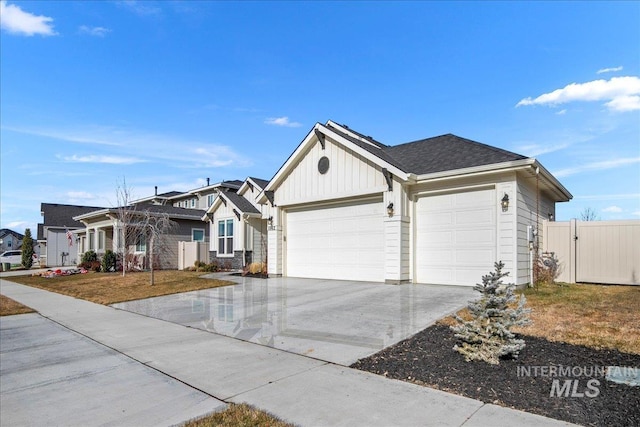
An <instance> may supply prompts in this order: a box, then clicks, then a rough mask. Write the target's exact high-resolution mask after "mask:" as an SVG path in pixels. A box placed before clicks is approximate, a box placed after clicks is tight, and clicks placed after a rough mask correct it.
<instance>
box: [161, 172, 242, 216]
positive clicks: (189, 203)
mask: <svg viewBox="0 0 640 427" xmlns="http://www.w3.org/2000/svg"><path fill="white" fill-rule="evenodd" d="M241 185H242V181H238V180H234V181H222V182H219V183H216V184H209V178H207V185H205V186H204V187H200V188H196V189H193V190H189V191H187V192H185V193H180V194H178V195H175V196H172V197H170V198H169V199H168V203H169V204H171V205H173V206H176V207H180V208H189V209H202V210H207V209H208V208H209V206H211V205H212V204H213V201H214V199H215V198H216V196H217V195H218V193H223V192H235V191H237V190H238V189H239V188H240V186H241Z"/></svg>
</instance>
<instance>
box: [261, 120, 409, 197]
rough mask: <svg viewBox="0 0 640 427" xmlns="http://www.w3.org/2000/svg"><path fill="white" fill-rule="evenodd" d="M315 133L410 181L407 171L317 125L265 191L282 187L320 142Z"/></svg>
mask: <svg viewBox="0 0 640 427" xmlns="http://www.w3.org/2000/svg"><path fill="white" fill-rule="evenodd" d="M315 131H319V132H321V133H322V134H324V135H325V136H328V137H330V138H331V139H333V140H334V141H336V142H338V143H339V144H340V145H343V146H345V147H346V148H348V149H349V150H351V151H353V152H355V153H356V154H358V155H359V156H362V157H363V158H365V159H367V160H369V161H371V162H372V163H374V164H375V165H377V166H380V167H381V168H385V169H387V170H388V171H389V172H391V173H392V174H393V175H395V176H396V177H398V178H399V179H400V180H402V181H408V180H409V174H408V173H406V172H405V171H403V170H400V169H398V168H397V167H396V166H394V165H392V164H390V163H388V162H386V161H384V160H382V159H381V158H380V157H378V156H376V155H375V154H373V153H370V152H369V151H367V150H365V149H364V148H362V147H360V146H358V145H356V144H354V143H353V142H351V141H349V140H348V139H345V138H343V137H342V136H341V135H339V134H337V133H335V132H333V131H332V130H331V129H329V128H328V127H326V126H325V125H322V124H320V123H316V124H315V125H314V126H313V128H312V129H311V131H310V132H309V133H308V134H307V136H306V137H305V138H304V139H303V140H302V142H301V143H300V145H298V147H297V148H296V150H295V151H294V152H293V154H291V156H289V158H288V159H287V161H286V162H285V163H284V164H283V165H282V166H281V167H280V169H279V170H278V172H276V174H275V175H274V177H273V178H272V179H271V181H270V182H269V184H268V185H267V186H266V188H264V191H273V189H274V188H277V187H278V186H279V185H280V183H281V181H282V180H283V179H284V177H285V176H286V175H287V174H288V173H289V172H290V171H291V170H292V169H293V168H294V167H295V166H296V165H297V164H298V161H299V159H300V158H301V157H302V156H304V155H305V153H306V151H307V148H308V147H309V146H310V145H311V144H314V143H316V142H317V141H318V137H317V136H316V133H315ZM261 200H262V197H261V198H260V203H262V201H261Z"/></svg>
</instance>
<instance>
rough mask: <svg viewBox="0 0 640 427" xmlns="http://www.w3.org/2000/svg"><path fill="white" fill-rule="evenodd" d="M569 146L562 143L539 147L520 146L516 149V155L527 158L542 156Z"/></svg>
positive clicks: (533, 145) (530, 145)
mask: <svg viewBox="0 0 640 427" xmlns="http://www.w3.org/2000/svg"><path fill="white" fill-rule="evenodd" d="M570 145H571V144H569V143H563V144H555V145H541V144H535V143H533V144H529V145H521V146H520V147H518V148H517V149H516V151H517V152H518V153H522V154H523V155H525V156H527V157H537V156H540V155H542V154H548V153H553V152H554V151H559V150H564V149H565V148H567V147H569V146H570Z"/></svg>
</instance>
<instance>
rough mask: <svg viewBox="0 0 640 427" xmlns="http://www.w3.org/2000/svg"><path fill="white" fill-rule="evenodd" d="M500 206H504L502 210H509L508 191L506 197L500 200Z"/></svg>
mask: <svg viewBox="0 0 640 427" xmlns="http://www.w3.org/2000/svg"><path fill="white" fill-rule="evenodd" d="M500 206H502V212H506V211H508V210H509V195H508V194H507V193H504V197H503V198H502V200H501V201H500Z"/></svg>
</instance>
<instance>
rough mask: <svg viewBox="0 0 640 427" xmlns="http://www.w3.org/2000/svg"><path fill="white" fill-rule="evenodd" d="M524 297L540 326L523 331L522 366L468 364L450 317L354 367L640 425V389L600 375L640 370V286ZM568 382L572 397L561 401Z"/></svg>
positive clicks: (576, 416)
mask: <svg viewBox="0 0 640 427" xmlns="http://www.w3.org/2000/svg"><path fill="white" fill-rule="evenodd" d="M525 294H526V296H527V300H528V306H529V307H530V308H532V309H533V312H532V314H531V318H532V320H533V324H532V325H530V326H527V327H525V328H522V329H520V331H519V332H520V333H521V334H522V338H524V339H525V342H526V347H525V348H524V350H523V351H522V352H521V354H520V356H519V357H518V359H510V360H502V361H501V362H500V364H499V365H490V364H488V363H485V362H465V360H464V358H463V357H462V356H461V355H460V354H458V353H457V352H455V351H453V346H454V344H455V342H456V339H455V337H454V336H453V332H452V331H451V330H450V329H449V325H452V324H453V323H454V321H453V319H452V318H451V317H449V318H446V319H443V320H442V321H440V322H438V324H436V325H433V326H431V327H429V328H427V329H425V330H423V331H421V332H419V333H418V334H416V335H414V336H413V337H411V338H408V339H406V340H404V341H402V342H400V343H398V344H396V345H395V346H392V347H389V348H387V349H385V350H383V351H381V352H379V353H377V354H375V355H373V356H370V357H368V358H365V359H362V360H359V361H358V362H356V363H355V364H354V365H353V366H352V367H354V368H357V369H362V370H365V371H369V372H373V373H377V374H380V375H384V376H386V377H389V378H394V379H399V380H403V381H409V382H413V383H416V384H420V385H425V386H429V387H433V388H437V389H440V390H444V391H448V392H452V393H456V394H460V395H463V396H467V397H471V398H474V399H478V400H481V401H483V402H486V403H494V404H497V405H501V406H506V407H512V408H516V409H520V410H524V411H527V412H531V413H536V414H540V415H544V416H548V417H552V418H556V419H560V420H563V421H568V422H572V423H577V424H581V425H587V426H591V425H593V426H600V425H620V426H623V425H640V386H636V387H632V386H629V385H625V384H618V383H615V382H611V381H609V380H606V379H605V378H604V376H603V375H602V370H597V369H598V368H600V369H601V368H602V367H607V366H620V367H624V368H631V369H630V370H629V371H630V372H638V370H640V314H639V308H638V307H640V287H638V286H636V287H633V286H599V285H568V286H555V285H553V286H547V287H542V288H540V289H537V290H536V289H530V290H526V291H525ZM461 315H462V316H464V315H465V313H461ZM534 367H546V368H549V367H571V369H572V371H571V372H572V375H570V376H568V377H567V376H553V375H548V374H547V375H543V374H541V373H540V372H541V371H538V374H537V375H536V374H535V373H532V372H533V371H532V370H531V369H534V370H535V369H536V368H534ZM526 368H529V371H526V370H525V369H526ZM573 368H576V369H577V370H573ZM564 372H565V373H566V372H567V371H566V370H565V371H564ZM527 373H528V374H527ZM575 373H577V374H584V375H576V376H574V375H573V374H575ZM590 380H596V381H597V383H595V382H591V383H590V384H591V385H592V387H593V389H589V388H587V384H588V382H589V381H590ZM554 381H555V382H556V383H557V384H556V386H554V385H553V384H554ZM566 381H571V383H570V386H571V390H569V389H566V390H565V392H564V393H560V394H561V397H559V396H558V394H559V393H557V392H558V391H559V388H558V387H562V386H564V385H565V382H566ZM553 387H556V388H555V391H556V393H555V394H553V395H552V391H553ZM574 387H575V388H574ZM574 390H575V391H574ZM585 391H587V392H589V393H588V394H586V393H585ZM596 393H597V395H595V396H593V395H594V394H596ZM565 394H566V396H565ZM590 395H591V397H589V396H590Z"/></svg>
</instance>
